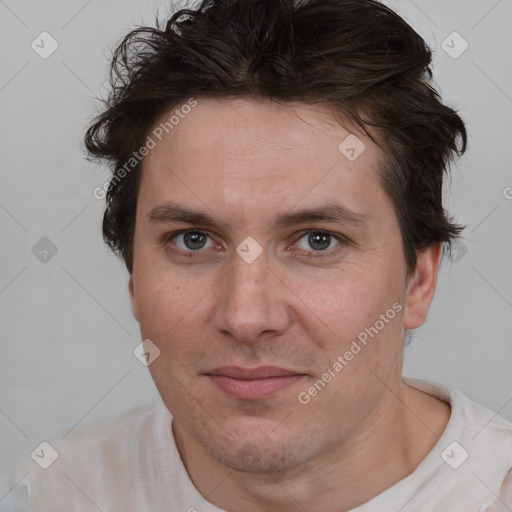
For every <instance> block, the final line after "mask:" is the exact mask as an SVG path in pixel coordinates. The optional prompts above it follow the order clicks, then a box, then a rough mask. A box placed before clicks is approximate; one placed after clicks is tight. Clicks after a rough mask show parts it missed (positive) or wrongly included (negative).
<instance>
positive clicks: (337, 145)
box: [140, 98, 382, 212]
mask: <svg viewBox="0 0 512 512" xmlns="http://www.w3.org/2000/svg"><path fill="white" fill-rule="evenodd" d="M196 101H197V104H196V105H195V106H193V107H191V108H183V105H186V104H187V103H183V104H182V105H181V106H180V105H177V106H175V107H173V108H172V109H171V110H170V111H169V112H165V113H164V114H163V115H162V116H160V118H159V119H157V121H156V122H155V124H154V126H153V128H152V131H151V133H150V136H151V137H153V138H154V139H155V141H156V142H157V144H156V145H155V147H154V149H152V150H151V151H150V153H149V154H148V155H147V157H146V158H145V159H144V162H143V167H142V169H143V170H142V183H141V191H140V194H141V196H142V197H141V199H142V200H143V201H144V200H147V201H150V202H151V203H157V202H159V201H160V202H162V201H165V200H168V199H169V196H172V198H175V197H179V198H180V200H185V201H188V202H192V203H194V204H195V205H198V206H199V205H201V203H202V202H210V203H212V202H215V205H216V207H219V205H220V204H222V205H224V206H226V208H227V207H229V206H232V207H233V208H235V207H240V205H241V202H242V201H243V203H244V206H245V207H247V208H248V207H249V205H252V206H253V207H254V208H256V207H257V206H259V210H260V212H261V211H263V210H265V209H268V208H272V209H275V208H276V207H277V206H280V207H282V208H286V207H292V206H293V205H295V204H297V203H299V202H303V203H304V204H302V205H301V206H306V203H307V204H308V205H313V204H314V205H320V204H322V203H334V202H336V201H337V200H340V199H341V200H342V201H343V202H344V204H345V205H346V206H347V207H348V208H351V209H353V210H355V211H358V210H359V211H361V206H362V204H363V203H365V202H366V203H367V202H368V201H367V199H368V194H371V193H372V194H373V195H382V190H381V187H380V184H379V183H380V181H379V179H378V172H379V169H380V162H381V158H382V153H381V150H380V148H379V147H378V146H376V145H375V144H374V143H373V142H372V141H371V140H370V139H369V138H368V137H365V136H364V135H362V134H361V133H360V132H358V131H356V130H353V129H351V128H350V126H349V125H348V123H344V122H343V119H341V121H342V122H341V123H340V118H339V116H338V117H335V115H334V113H333V111H332V110H331V109H330V108H329V107H327V106H325V105H324V106H319V105H307V104H300V103H299V104H290V103H287V104H281V103H277V102H273V101H268V100H253V99H245V98H244V99H240V98H238V99H211V98H208V99H201V98H198V99H197V100H196ZM171 121H172V123H171ZM166 123H167V124H166ZM162 127H166V129H164V130H162ZM155 130H158V131H157V132H156V133H159V138H156V137H155V135H154V134H155ZM159 139H161V140H159ZM347 150H348V152H347ZM354 157H355V158H354ZM276 191H279V194H278V195H276V194H277V192H276ZM340 194H342V195H343V196H345V197H340ZM365 198H366V200H365ZM276 200H279V202H280V204H276ZM351 203H352V204H351ZM153 206H154V204H153ZM203 206H204V205H203ZM239 211H240V210H239Z"/></svg>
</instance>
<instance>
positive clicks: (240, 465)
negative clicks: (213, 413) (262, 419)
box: [198, 430, 318, 474]
mask: <svg viewBox="0 0 512 512" xmlns="http://www.w3.org/2000/svg"><path fill="white" fill-rule="evenodd" d="M312 439H314V437H312ZM198 441H199V443H200V444H201V445H202V447H203V449H204V450H205V451H206V452H207V453H208V455H209V456H210V457H212V458H213V459H214V460H216V461H217V462H219V463H220V464H222V465H223V466H225V467H227V468H229V469H231V470H234V471H239V472H242V473H253V474H265V473H266V474H268V473H284V472H288V471H290V470H293V469H294V468H297V467H299V466H301V465H302V464H305V463H306V462H308V461H309V460H312V459H314V458H315V457H316V456H317V455H318V453H315V446H314V445H313V444H312V443H311V442H309V441H308V440H307V439H301V438H300V437H298V436H297V435H292V434H291V433H289V432H286V431H284V430H283V431H282V432H281V436H277V435H276V434H275V433H272V431H271V434H270V436H269V435H268V433H267V432H264V433H263V432H262V433H261V436H258V435H257V432H256V433H255V432H254V430H253V431H252V432H250V433H248V435H247V436H243V435H241V436H240V437H237V438H233V437H229V436H226V437H223V438H222V439H218V438H217V439H215V437H213V436H202V438H201V439H198ZM317 448H318V447H317Z"/></svg>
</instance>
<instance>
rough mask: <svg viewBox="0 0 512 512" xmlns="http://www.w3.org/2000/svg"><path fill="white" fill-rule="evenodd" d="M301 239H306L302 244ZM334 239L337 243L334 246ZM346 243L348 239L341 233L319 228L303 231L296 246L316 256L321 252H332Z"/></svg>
mask: <svg viewBox="0 0 512 512" xmlns="http://www.w3.org/2000/svg"><path fill="white" fill-rule="evenodd" d="M301 240H304V242H303V243H302V245H301V244H300V241H301ZM334 241H335V242H336V245H334V246H333V242H334ZM346 244H347V240H345V239H344V237H342V236H341V235H337V234H335V233H331V232H330V231H323V230H318V229H317V230H310V231H307V232H305V233H303V234H302V236H301V237H300V238H299V239H298V240H297V242H296V243H295V246H297V247H298V248H299V249H301V250H304V251H306V252H309V253H312V255H314V256H317V255H318V256H321V255H322V254H321V253H324V252H325V253H328V254H331V253H332V252H334V251H335V250H336V248H339V247H340V246H344V245H346ZM311 249H313V250H311Z"/></svg>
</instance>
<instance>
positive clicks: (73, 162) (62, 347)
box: [0, 0, 512, 499]
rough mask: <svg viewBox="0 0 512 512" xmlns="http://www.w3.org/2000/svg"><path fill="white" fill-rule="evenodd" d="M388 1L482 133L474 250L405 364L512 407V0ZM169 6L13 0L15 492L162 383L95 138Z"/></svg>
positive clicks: (503, 409) (6, 325) (7, 98)
mask: <svg viewBox="0 0 512 512" xmlns="http://www.w3.org/2000/svg"><path fill="white" fill-rule="evenodd" d="M386 3H387V4H388V5H390V6H391V7H393V8H395V9H396V10H397V11H398V12H399V13H400V14H401V15H402V16H403V17H404V18H405V19H406V20H407V21H408V22H409V23H411V24H412V25H413V27H415V28H416V30H418V31H419V32H420V33H421V34H422V35H423V36H424V37H425V38H426V40H427V41H428V43H429V44H430V45H431V47H432V48H434V49H435V52H436V58H435V65H434V73H435V76H436V82H435V83H436V85H437V87H438V88H439V89H440V91H441V93H442V95H443V97H444V99H445V101H447V102H448V103H449V104H450V105H452V106H454V107H455V108H456V109H458V110H459V111H460V113H461V114H462V116H463V117H464V119H465V120H466V121H467V123H468V129H469V131H470V149H469V151H468V153H467V155H466V156H465V157H464V158H463V159H462V160H460V161H459V162H458V164H457V166H456V168H455V169H454V172H453V179H452V188H451V193H450V194H449V195H448V196H447V200H448V203H447V204H448V207H449V210H450V211H451V212H452V213H453V214H455V215H456V220H458V221H459V222H462V223H465V224H467V225H468V228H467V229H466V231H465V240H464V247H459V254H458V257H457V258H455V259H456V260H457V261H455V262H450V261H447V262H445V263H444V264H443V267H442V271H441V274H440V278H439V284H438V291H437V296H436V299H435V301H434V304H433V306H432V309H431V313H430V318H429V320H428V322H427V324H426V325H425V326H424V327H422V328H421V329H419V330H418V331H417V332H416V333H415V334H414V338H413V343H412V345H411V346H410V347H408V348H407V349H406V354H405V356H406V357H405V358H406V363H405V372H404V373H405V374H406V375H408V376H414V377H418V378H426V379H429V380H434V381H438V382H441V383H445V384H448V385H451V386H457V387H460V388H461V389H463V390H464V391H465V392H466V393H467V394H468V395H469V396H470V397H472V398H473V399H475V400H477V401H479V402H481V403H482V404H484V405H486V406H487V407H489V408H491V409H492V410H494V411H496V412H498V411H499V412H500V413H501V414H503V415H504V416H505V417H507V418H509V419H512V371H511V362H512V344H511V331H512V329H511V327H512V314H511V313H512V267H511V265H510V262H511V261H512V243H511V218H512V200H511V199H507V197H506V196H507V195H508V197H509V198H510V197H512V189H509V188H507V187H512V174H511V172H510V152H509V149H510V133H511V131H510V118H511V116H512V71H511V60H510V51H511V49H512V32H511V31H510V30H509V29H510V26H511V22H512V2H511V1H510V0H501V1H497V0H449V1H447V0H429V1H426V0H415V1H412V0H393V1H391V0H389V1H387V2H386ZM157 9H158V10H159V12H160V14H161V15H162V16H165V15H166V14H168V13H169V6H168V3H167V2H161V1H157V0H108V1H102V2H100V1H99V0H90V1H89V2H85V1H84V0H72V1H67V2H59V1H57V0H53V1H50V0H46V1H36V0H25V1H22V0H20V1H15V0H0V27H1V29H0V43H1V45H2V46H1V47H2V57H3V58H2V65H1V66H0V109H1V120H2V122H1V134H0V140H1V144H2V154H1V160H0V162H1V163H0V168H1V187H0V223H1V235H2V244H1V264H0V269H1V270H0V315H1V325H2V340H1V358H0V365H1V367H0V434H1V435H0V499H1V498H2V496H4V494H5V493H6V492H7V484H6V477H7V475H8V474H9V473H10V471H11V470H12V468H13V466H14V464H15V463H16V462H17V461H18V460H19V459H20V458H21V457H23V456H25V455H26V454H28V453H30V452H31V451H32V450H33V449H34V448H35V447H36V446H37V445H38V444H39V443H40V442H41V441H43V440H46V439H48V438H49V437H51V436H53V435H56V434H58V433H61V432H65V431H67V430H69V429H70V428H72V427H73V426H75V425H78V424H86V423H90V422H92V421H97V420H101V419H104V418H107V417H110V416H113V415H116V414H118V413H120V412H122V411H124V410H126V409H129V408H131V407H134V406H136V405H139V404H142V403H144V402H147V401H149V400H152V399H153V398H155V397H156V396H157V395H156V389H155V388H154V386H153V384H152V381H151V379H150V376H149V373H148V371H147V368H145V367H144V366H143V365H142V364H141V363H140V362H139V361H138V360H137V359H136V358H135V357H134V355H133V353H132V351H133V349H134V348H135V347H136V346H137V345H138V344H139V343H140V337H139V330H138V325H137V323H136V322H135V321H134V319H133V318H132V315H131V310H130V305H129V297H128V291H127V282H128V275H127V272H126V270H125V268H124V266H123V264H122V263H121V262H120V261H118V260H117V259H116V258H115V257H114V256H113V255H111V254H110V253H109V252H108V250H107V248H106V247H105V246H104V245H103V243H102V239H101V218H102V211H103V207H104V204H103V201H99V200H97V199H95V198H94V197H93V195H92V191H93V189H94V188H95V187H97V186H101V185H102V184H103V182H104V180H105V179H106V178H107V176H108V172H107V171H106V169H103V168H99V167H97V166H94V165H91V164H89V163H87V162H86V161H85V159H84V158H83V155H82V152H81V148H80V144H81V141H82V137H83V134H84V130H85V127H86V125H87V123H88V121H89V120H90V118H91V117H92V116H93V115H94V114H95V113H96V112H97V108H98V106H99V104H98V103H97V102H96V100H95V97H97V96H98V95H103V96H104V95H105V94H106V90H105V86H106V84H107V82H106V78H107V70H108V58H109V55H110V51H111V48H112V47H113V45H114V44H115V43H116V42H117V41H118V40H119V38H120V37H121V36H123V35H124V34H125V33H126V32H127V31H128V30H129V29H130V28H132V27H133V26H134V25H136V24H153V21H154V14H153V13H154V12H156V11H157ZM43 31H47V32H49V33H50V34H51V35H52V37H53V38H55V39H56V40H57V42H58V44H59V47H58V49H57V50H56V51H55V53H53V54H52V55H51V56H50V57H49V58H48V59H42V58H41V57H40V56H39V55H38V54H36V53H35V51H34V50H32V48H31V43H32V41H33V40H34V39H36V37H37V36H38V35H39V34H40V33H41V32H43ZM453 31H457V32H458V33H460V34H461V35H462V37H463V38H464V39H465V40H466V41H467V42H468V43H469V48H468V49H467V51H466V52H465V53H463V54H462V55H461V56H460V57H459V58H457V59H453V58H451V57H450V56H448V55H447V53H446V52H445V51H444V50H443V49H442V42H443V41H444V40H445V39H446V38H447V36H449V35H450V34H451V33H452V32H453ZM448 41H450V39H449V40H448ZM454 44H455V43H454ZM457 44H458V43H457ZM507 192H508V194H507ZM42 237H48V238H49V239H50V240H51V241H52V242H53V243H54V244H55V245H56V246H57V248H58V252H57V254H56V255H55V256H53V257H52V258H51V259H50V260H49V261H48V262H46V263H43V262H41V261H40V260H39V259H38V258H36V256H35V255H34V254H33V253H32V247H33V246H34V245H35V244H36V243H37V242H38V241H39V240H40V239H41V238H42ZM466 249H467V252H465V251H466ZM461 256H462V257H461Z"/></svg>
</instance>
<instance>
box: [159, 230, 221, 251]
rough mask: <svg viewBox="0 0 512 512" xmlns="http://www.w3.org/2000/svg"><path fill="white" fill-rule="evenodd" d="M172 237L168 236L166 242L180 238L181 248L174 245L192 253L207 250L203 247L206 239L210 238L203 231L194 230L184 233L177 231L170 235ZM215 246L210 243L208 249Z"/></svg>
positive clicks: (205, 246)
mask: <svg viewBox="0 0 512 512" xmlns="http://www.w3.org/2000/svg"><path fill="white" fill-rule="evenodd" d="M171 235H172V236H169V237H168V238H167V240H171V239H178V240H179V239H180V237H182V240H183V246H180V245H179V244H176V246H177V247H178V248H180V249H181V250H183V251H185V252H188V251H193V252H197V251H198V250H200V249H207V248H208V246H207V245H205V244H206V241H207V239H208V238H210V237H209V236H208V235H207V234H206V233H204V232H203V231H198V230H197V229H194V230H190V229H189V230H186V231H177V232H176V233H171ZM216 245H217V244H215V243H213V242H212V243H211V244H210V246H209V247H215V246H216Z"/></svg>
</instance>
